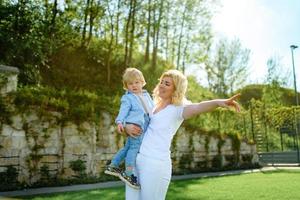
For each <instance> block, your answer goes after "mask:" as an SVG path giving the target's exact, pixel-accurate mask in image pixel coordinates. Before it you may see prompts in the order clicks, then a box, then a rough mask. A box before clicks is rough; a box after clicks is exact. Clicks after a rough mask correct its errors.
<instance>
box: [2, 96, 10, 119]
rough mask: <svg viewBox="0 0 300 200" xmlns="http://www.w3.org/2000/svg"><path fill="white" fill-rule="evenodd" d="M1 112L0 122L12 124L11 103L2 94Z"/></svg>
mask: <svg viewBox="0 0 300 200" xmlns="http://www.w3.org/2000/svg"><path fill="white" fill-rule="evenodd" d="M0 113H1V114H0V124H2V123H6V124H11V119H10V117H11V115H12V110H11V108H10V106H9V103H8V102H7V101H6V99H4V98H3V97H2V96H0Z"/></svg>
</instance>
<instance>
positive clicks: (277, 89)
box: [262, 56, 287, 106]
mask: <svg viewBox="0 0 300 200" xmlns="http://www.w3.org/2000/svg"><path fill="white" fill-rule="evenodd" d="M267 67H268V74H267V78H266V81H265V83H266V84H267V85H266V87H265V88H264V90H263V96H262V100H263V102H264V103H265V104H266V105H269V106H271V105H282V103H283V101H282V95H283V90H282V87H283V86H284V85H285V83H286V82H285V80H287V79H286V78H285V77H284V75H283V74H284V73H283V70H282V68H281V67H282V64H281V58H280V57H278V56H272V57H270V58H269V59H268V61H267Z"/></svg>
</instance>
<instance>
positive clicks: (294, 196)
mask: <svg viewBox="0 0 300 200" xmlns="http://www.w3.org/2000/svg"><path fill="white" fill-rule="evenodd" d="M124 198H125V197H124V187H121V188H113V189H99V190H90V191H81V192H67V193H60V194H53V195H47V196H35V197H24V198H21V199H34V200H79V199H80V200H81V199H87V200H94V199H95V200H118V199H120V200H121V199H122V200H123V199H124ZM19 199H20V198H19ZM167 199H168V200H299V199H300V170H289V171H287V170H284V171H283V170H280V171H270V172H259V173H251V174H241V175H231V176H223V177H211V178H201V179H193V180H184V181H172V183H171V184H170V187H169V190H168V194H167Z"/></svg>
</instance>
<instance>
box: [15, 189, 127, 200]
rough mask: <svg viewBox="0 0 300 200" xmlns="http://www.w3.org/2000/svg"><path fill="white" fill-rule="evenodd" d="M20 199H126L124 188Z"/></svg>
mask: <svg viewBox="0 0 300 200" xmlns="http://www.w3.org/2000/svg"><path fill="white" fill-rule="evenodd" d="M19 199H32V200H47V199H49V200H50V199H51V200H82V199H84V200H99V199H101V200H112V199H113V200H123V199H125V189H124V187H120V188H114V189H99V190H84V191H79V192H64V193H56V194H51V195H39V196H26V197H19Z"/></svg>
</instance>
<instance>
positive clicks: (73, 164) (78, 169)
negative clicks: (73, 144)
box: [70, 159, 86, 177]
mask: <svg viewBox="0 0 300 200" xmlns="http://www.w3.org/2000/svg"><path fill="white" fill-rule="evenodd" d="M70 168H71V169H72V170H73V171H74V172H75V173H76V174H77V176H78V177H84V176H85V169H86V165H85V162H84V161H83V160H80V159H77V160H73V161H70Z"/></svg>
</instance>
